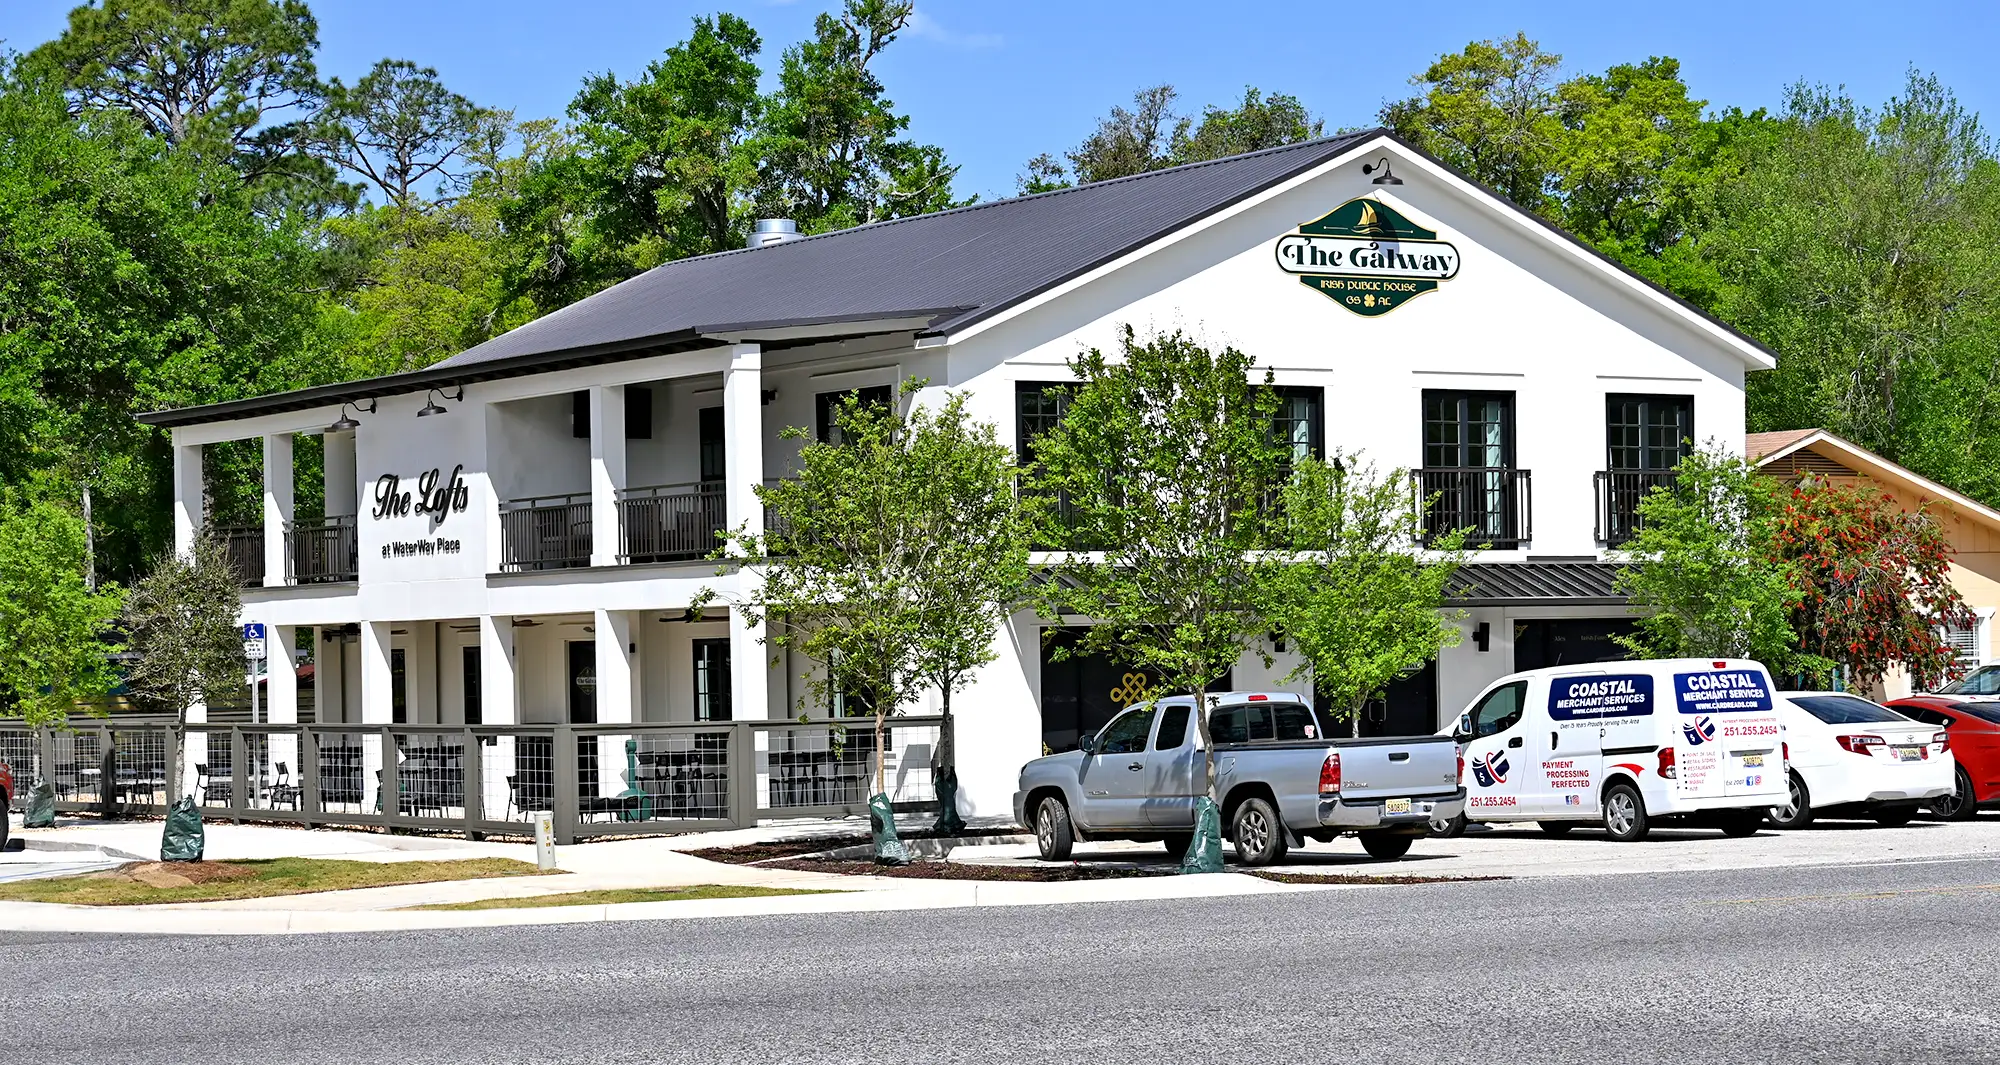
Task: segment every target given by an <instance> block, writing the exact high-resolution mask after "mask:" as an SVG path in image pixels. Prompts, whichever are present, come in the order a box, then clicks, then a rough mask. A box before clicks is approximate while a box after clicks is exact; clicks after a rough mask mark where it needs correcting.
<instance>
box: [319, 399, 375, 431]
mask: <svg viewBox="0 0 2000 1065" xmlns="http://www.w3.org/2000/svg"><path fill="white" fill-rule="evenodd" d="M362 402H365V403H367V404H368V405H367V406H365V407H364V406H362V405H361V404H360V403H342V404H341V405H340V420H339V421H337V422H334V423H333V424H332V425H329V426H327V427H326V431H327V432H329V433H351V432H353V431H354V430H356V429H359V428H360V427H361V423H360V422H357V421H355V420H354V414H353V412H354V411H360V412H361V413H363V414H373V413H375V401H374V400H372V399H370V400H363V401H362Z"/></svg>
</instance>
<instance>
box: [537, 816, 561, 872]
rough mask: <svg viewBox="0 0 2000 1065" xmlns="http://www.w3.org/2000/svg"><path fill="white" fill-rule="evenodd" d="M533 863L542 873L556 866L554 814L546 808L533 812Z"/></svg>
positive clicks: (552, 869)
mask: <svg viewBox="0 0 2000 1065" xmlns="http://www.w3.org/2000/svg"><path fill="white" fill-rule="evenodd" d="M535 865H536V867H537V868H539V869H541V871H542V872H544V873H552V872H555V868H556V815H554V814H552V813H550V812H549V811H547V810H542V811H539V812H538V813H536V814H535Z"/></svg>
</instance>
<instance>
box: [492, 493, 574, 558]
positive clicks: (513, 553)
mask: <svg viewBox="0 0 2000 1065" xmlns="http://www.w3.org/2000/svg"><path fill="white" fill-rule="evenodd" d="M500 541H501V556H500V568H501V569H502V570H504V571H506V572H509V573H521V572H527V571H531V570H545V569H568V568H571V567H574V566H587V565H589V564H590V494H589V493H587V492H586V493H581V494H575V495H563V496H531V497H529V498H526V499H509V500H506V501H505V502H503V503H501V504H500Z"/></svg>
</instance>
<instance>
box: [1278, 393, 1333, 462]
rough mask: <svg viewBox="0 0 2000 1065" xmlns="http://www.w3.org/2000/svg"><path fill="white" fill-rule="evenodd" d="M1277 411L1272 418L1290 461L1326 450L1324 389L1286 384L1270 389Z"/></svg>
mask: <svg viewBox="0 0 2000 1065" xmlns="http://www.w3.org/2000/svg"><path fill="white" fill-rule="evenodd" d="M1272 391H1273V392H1276V393H1277V395H1278V412H1277V414H1276V415H1274V416H1273V417H1272V419H1271V421H1272V425H1273V427H1274V428H1275V429H1276V430H1277V437H1278V442H1279V443H1280V444H1281V445H1283V446H1284V447H1285V448H1286V449H1287V450H1288V451H1289V452H1290V454H1288V455H1287V456H1286V458H1287V459H1288V460H1289V461H1291V462H1297V461H1299V460H1300V459H1305V458H1311V457H1313V456H1315V455H1322V454H1325V453H1326V389H1323V388H1307V387H1302V386H1295V385H1287V386H1283V387H1279V388H1274V389H1272Z"/></svg>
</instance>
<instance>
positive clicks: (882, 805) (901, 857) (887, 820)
mask: <svg viewBox="0 0 2000 1065" xmlns="http://www.w3.org/2000/svg"><path fill="white" fill-rule="evenodd" d="M868 824H869V827H870V828H872V829H873V830H874V832H875V864H876V865H908V864H910V849H909V848H908V847H905V846H903V841H902V840H901V839H900V838H898V837H897V835H896V811H895V809H894V808H893V807H891V806H890V805H889V797H888V796H887V795H875V796H873V797H871V798H870V799H869V800H868Z"/></svg>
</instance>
